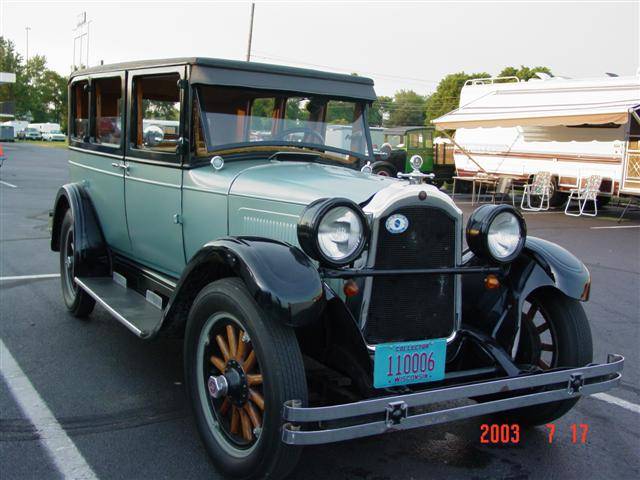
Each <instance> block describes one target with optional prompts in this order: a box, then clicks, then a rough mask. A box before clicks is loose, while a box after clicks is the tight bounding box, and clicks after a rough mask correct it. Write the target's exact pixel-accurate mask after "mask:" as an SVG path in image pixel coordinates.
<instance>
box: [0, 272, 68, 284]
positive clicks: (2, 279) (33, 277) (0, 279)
mask: <svg viewBox="0 0 640 480" xmlns="http://www.w3.org/2000/svg"><path fill="white" fill-rule="evenodd" d="M59 276H60V274H59V273H44V274H42V275H18V276H15V277H0V282H9V281H11V280H36V279H40V278H58V277H59Z"/></svg>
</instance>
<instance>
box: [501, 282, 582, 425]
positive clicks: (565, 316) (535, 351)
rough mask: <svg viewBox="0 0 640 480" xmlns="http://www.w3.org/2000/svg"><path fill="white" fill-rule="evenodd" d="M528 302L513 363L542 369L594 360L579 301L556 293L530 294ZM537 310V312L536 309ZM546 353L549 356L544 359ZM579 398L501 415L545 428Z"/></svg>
mask: <svg viewBox="0 0 640 480" xmlns="http://www.w3.org/2000/svg"><path fill="white" fill-rule="evenodd" d="M527 302H528V303H529V304H530V305H531V308H532V309H533V310H527V312H523V322H522V332H521V335H520V342H519V344H518V352H517V354H516V363H526V364H533V365H537V366H538V367H540V368H541V369H542V370H547V369H550V368H557V367H583V366H585V365H588V364H589V363H591V362H592V360H593V343H592V339H591V328H590V327H589V321H588V320H587V316H586V314H585V313H584V309H583V308H582V305H581V304H580V302H579V301H578V300H575V299H573V298H569V297H567V296H566V295H564V294H563V293H562V292H560V291H558V290H552V289H542V290H537V291H535V292H533V294H531V295H530V296H529V297H528V298H527ZM536 308H537V309H538V310H537V311H536V310H535V309H536ZM543 353H544V354H549V356H548V357H546V358H545V357H543ZM577 402H578V399H577V398H576V399H571V400H562V401H559V402H552V403H544V404H541V405H535V406H532V407H525V408H520V409H517V410H510V411H506V412H502V414H501V416H503V417H506V419H507V420H508V421H509V422H512V423H514V422H515V423H519V424H521V425H523V426H526V425H544V424H546V423H549V422H552V421H554V420H556V419H558V418H560V417H561V416H563V415H564V414H565V413H567V412H568V411H569V410H571V408H573V406H574V405H575V404H576V403H577Z"/></svg>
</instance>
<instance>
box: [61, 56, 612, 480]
mask: <svg viewBox="0 0 640 480" xmlns="http://www.w3.org/2000/svg"><path fill="white" fill-rule="evenodd" d="M69 92H70V94H69V99H70V105H69V112H70V119H69V125H70V132H69V137H70V148H69V168H70V179H71V181H70V183H68V184H66V185H64V186H62V187H61V188H60V190H59V192H58V195H57V197H56V199H55V202H54V209H53V223H52V226H53V228H52V238H51V248H52V250H54V251H56V252H58V253H59V262H60V272H61V283H62V297H63V302H64V304H65V305H66V307H67V309H68V310H69V312H70V313H71V314H72V315H74V316H77V317H86V316H88V315H89V314H90V313H91V312H92V310H93V308H94V305H95V303H96V302H98V303H99V304H101V305H102V306H104V307H106V309H107V311H108V312H109V313H110V314H111V315H113V316H114V318H116V319H117V320H118V321H120V322H121V323H122V324H123V325H124V326H126V327H127V328H128V329H129V330H130V331H132V332H133V333H134V334H135V335H137V336H138V337H140V338H142V339H152V338H156V337H158V336H170V337H182V338H183V339H184V350H183V362H184V374H185V376H184V384H185V388H186V391H187V394H188V396H189V399H190V401H191V404H192V406H193V411H194V416H195V423H196V425H197V428H198V431H199V433H200V435H201V438H202V441H203V444H204V447H205V449H206V451H207V452H208V453H209V455H210V456H211V457H212V459H213V461H214V462H215V465H216V466H217V467H218V468H219V469H220V470H221V471H222V472H223V473H224V474H225V475H228V476H232V477H240V478H274V479H276V478H282V477H284V476H286V475H287V474H288V473H290V472H291V470H292V469H293V468H294V467H295V465H296V463H297V461H298V459H299V458H300V453H301V449H300V447H301V446H303V445H313V444H323V443H329V442H337V441H342V440H348V439H353V438H358V437H364V436H369V435H376V434H382V433H387V432H394V431H398V430H404V429H410V428H415V427H420V426H427V425H432V424H436V423H442V422H447V421H451V420H459V419H462V418H468V417H471V416H476V415H485V414H488V413H495V412H501V415H502V416H503V418H504V421H505V422H506V423H518V424H520V425H540V424H545V423H548V422H551V421H553V420H554V419H557V418H558V417H560V416H562V415H563V414H565V413H567V412H568V411H569V410H570V409H571V408H572V407H573V406H574V405H575V404H576V402H577V400H578V398H579V397H580V396H581V395H583V394H590V393H595V392H600V391H604V390H608V389H610V388H612V387H614V386H616V385H617V384H618V383H619V381H620V378H621V371H622V367H623V362H624V359H623V358H622V357H621V356H619V355H610V356H609V358H608V360H607V363H606V364H600V365H599V364H595V363H593V358H592V351H593V350H592V340H591V333H590V329H589V323H588V320H587V317H586V315H585V312H584V310H583V308H582V305H581V302H583V301H586V300H588V298H589V292H590V286H591V280H590V275H589V271H588V270H587V268H586V267H585V266H584V264H583V263H582V262H581V261H580V260H578V259H577V258H575V257H574V256H573V255H572V254H570V253H569V252H568V251H566V250H565V249H563V248H561V247H560V246H558V245H556V244H554V243H551V242H548V241H546V240H542V239H539V238H535V237H530V236H527V230H526V224H525V220H524V218H523V217H522V215H521V214H520V213H519V212H518V211H516V210H515V209H514V208H513V207H512V206H510V205H483V206H482V207H480V208H478V209H477V210H476V211H475V212H474V213H473V214H472V215H471V217H470V218H469V220H468V222H467V225H466V228H465V226H464V225H463V218H462V211H461V210H460V209H459V208H458V207H457V206H456V205H455V203H454V202H453V201H452V199H451V198H450V197H449V196H447V195H446V194H445V193H443V192H441V191H440V190H438V189H437V188H435V187H434V186H432V185H427V184H424V183H422V182H423V180H424V178H425V176H426V174H424V173H422V172H421V171H420V170H419V169H420V166H421V165H420V162H421V160H420V158H419V157H418V156H414V157H413V158H412V159H411V165H412V168H413V170H412V172H410V173H407V174H404V179H397V178H387V177H383V176H379V175H374V174H372V172H371V168H370V165H367V164H369V163H370V162H372V161H373V160H374V157H373V146H372V142H371V135H370V132H369V130H368V125H367V116H366V111H367V107H369V106H370V105H371V103H372V102H373V101H374V100H375V99H376V95H375V92H374V90H373V81H372V80H370V79H367V78H364V77H359V76H353V75H339V74H333V73H325V72H319V71H313V70H306V69H297V68H291V67H284V66H278V65H267V64H261V63H251V62H236V61H228V60H217V59H206V58H187V59H169V60H158V61H141V62H131V63H121V64H117V65H113V66H108V65H104V66H99V67H94V68H91V69H89V70H85V71H76V72H74V73H72V75H71V78H70V80H69ZM89 105H100V108H91V109H89V108H88V106H89ZM103 116H109V117H113V116H115V117H118V118H119V122H120V125H126V126H127V127H126V128H125V129H122V130H119V136H114V132H116V131H117V130H114V129H113V128H111V126H109V122H106V123H105V122H102V118H103ZM159 117H160V118H164V120H165V121H166V122H171V121H175V119H180V120H179V121H177V122H178V123H177V125H171V124H170V123H158V122H156V123H155V124H153V122H150V121H149V120H151V119H154V118H155V119H156V120H157V119H158V118H159ZM154 121H155V120H154ZM338 121H339V122H340V125H348V126H350V129H344V128H342V127H341V128H337V127H334V126H335V125H337V124H338V123H337V122H338ZM330 122H336V123H330ZM105 125H106V127H105V128H107V131H106V132H104V131H102V128H103V126H105ZM174 128H175V130H174ZM89 132H91V135H89ZM105 135H106V136H105ZM347 137H348V138H347ZM105 139H107V140H108V141H106V140H105ZM423 139H424V136H423ZM125 191H126V195H125ZM463 235H466V239H467V244H468V249H466V250H463ZM605 320H606V319H605ZM86 328H87V326H86V325H84V326H83V329H85V330H86ZM88 328H90V327H88ZM95 333H96V335H100V334H101V332H100V331H99V329H97V330H96V332H95ZM115 354H116V355H117V352H116V353H115ZM109 361H113V359H112V358H110V359H109ZM130 374H131V375H139V374H142V372H138V371H136V370H135V369H134V368H133V366H132V371H131V373H130ZM77 388H78V392H77V393H78V394H80V393H81V388H82V386H81V385H78V387H77ZM122 395H123V398H127V397H126V395H127V392H122ZM458 399H474V400H475V403H473V404H468V402H467V403H465V404H464V405H463V406H459V405H458V406H453V407H452V406H451V405H450V404H446V405H445V404H443V402H446V401H449V400H458ZM434 403H439V405H440V406H439V408H438V409H433V408H429V411H428V412H425V409H423V408H422V407H424V406H427V405H429V406H431V405H432V404H434Z"/></svg>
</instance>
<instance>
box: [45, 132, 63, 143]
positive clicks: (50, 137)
mask: <svg viewBox="0 0 640 480" xmlns="http://www.w3.org/2000/svg"><path fill="white" fill-rule="evenodd" d="M42 139H43V140H46V141H48V142H64V141H65V140H66V139H67V136H66V135H65V134H64V133H62V132H61V131H60V130H51V131H48V132H43V133H42Z"/></svg>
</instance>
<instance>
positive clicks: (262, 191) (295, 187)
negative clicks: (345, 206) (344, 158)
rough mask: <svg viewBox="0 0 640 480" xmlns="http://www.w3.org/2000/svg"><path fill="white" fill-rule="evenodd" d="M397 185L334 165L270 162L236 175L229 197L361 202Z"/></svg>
mask: <svg viewBox="0 0 640 480" xmlns="http://www.w3.org/2000/svg"><path fill="white" fill-rule="evenodd" d="M396 182H398V180H395V179H392V178H388V177H381V176H379V175H370V174H364V173H362V172H360V171H357V170H352V169H350V168H345V167H339V166H333V165H322V164H318V163H306V162H304V163H303V162H270V163H268V164H265V165H259V166H256V167H252V168H248V169H247V170H245V171H244V172H242V173H241V174H240V175H238V177H236V179H235V180H234V182H233V185H232V186H231V189H230V191H229V194H230V195H241V196H245V197H257V198H261V199H265V200H275V201H279V202H287V203H297V204H300V205H308V204H309V203H311V202H313V201H314V200H317V199H319V198H331V197H344V198H348V199H350V200H353V201H354V202H356V203H363V202H365V201H367V200H368V199H369V198H371V197H372V196H373V195H374V194H375V193H376V192H377V191H379V190H381V189H383V188H385V187H387V186H388V185H391V184H393V183H396Z"/></svg>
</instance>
